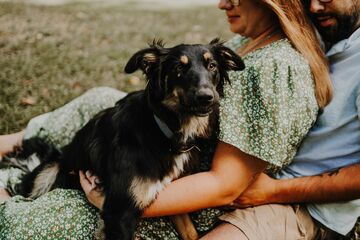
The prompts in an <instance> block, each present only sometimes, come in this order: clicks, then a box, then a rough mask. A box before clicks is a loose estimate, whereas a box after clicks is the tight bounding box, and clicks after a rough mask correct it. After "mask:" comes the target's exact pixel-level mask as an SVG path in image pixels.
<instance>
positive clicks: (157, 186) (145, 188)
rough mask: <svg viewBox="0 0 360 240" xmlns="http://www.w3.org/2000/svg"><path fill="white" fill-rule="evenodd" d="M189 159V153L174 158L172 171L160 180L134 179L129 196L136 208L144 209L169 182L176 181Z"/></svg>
mask: <svg viewBox="0 0 360 240" xmlns="http://www.w3.org/2000/svg"><path fill="white" fill-rule="evenodd" d="M189 159H190V153H182V154H180V155H178V156H176V157H175V160H174V166H173V169H172V171H170V173H169V174H168V175H167V176H166V177H164V178H163V179H162V180H157V181H156V180H151V179H145V178H141V177H138V176H136V177H134V179H133V181H132V183H131V186H130V190H129V191H130V194H131V195H132V196H133V197H134V200H135V202H136V205H137V207H139V208H140V209H144V208H146V207H147V206H149V205H150V204H151V202H152V201H154V199H155V198H156V195H157V194H158V193H159V192H160V191H161V190H163V189H164V188H165V186H166V185H168V184H169V183H170V182H171V181H173V180H174V179H177V178H178V177H179V176H180V174H181V173H182V172H183V171H184V166H185V164H186V163H187V161H188V160H189Z"/></svg>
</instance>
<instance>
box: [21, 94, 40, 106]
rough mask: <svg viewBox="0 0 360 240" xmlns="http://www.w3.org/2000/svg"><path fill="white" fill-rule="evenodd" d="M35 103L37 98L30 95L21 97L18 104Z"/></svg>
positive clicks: (28, 104)
mask: <svg viewBox="0 0 360 240" xmlns="http://www.w3.org/2000/svg"><path fill="white" fill-rule="evenodd" d="M36 103H37V99H36V98H35V97H32V96H27V97H23V98H22V99H21V100H20V104H21V105H24V106H34V105H35V104H36Z"/></svg>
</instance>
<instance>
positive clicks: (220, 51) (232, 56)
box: [210, 38, 245, 71]
mask: <svg viewBox="0 0 360 240" xmlns="http://www.w3.org/2000/svg"><path fill="white" fill-rule="evenodd" d="M210 48H211V49H212V51H213V53H215V57H216V60H217V61H218V63H219V64H220V66H221V68H222V69H224V70H225V71H229V70H233V71H240V70H243V69H244V68H245V64H244V62H243V60H242V59H241V57H240V56H239V55H238V54H237V53H235V52H234V51H232V50H231V49H230V48H228V47H225V46H224V45H223V42H221V41H220V40H219V39H218V38H215V39H213V40H212V41H211V42H210Z"/></svg>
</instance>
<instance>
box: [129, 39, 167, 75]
mask: <svg viewBox="0 0 360 240" xmlns="http://www.w3.org/2000/svg"><path fill="white" fill-rule="evenodd" d="M164 51H165V48H164V44H163V42H162V41H161V40H158V41H156V40H153V42H152V43H151V44H149V48H145V49H142V50H140V51H138V52H136V53H135V54H134V55H133V56H132V57H131V58H130V59H129V61H128V62H127V64H126V66H125V69H124V70H125V72H126V73H133V72H135V71H136V70H138V69H141V70H142V71H143V72H144V73H145V74H146V75H149V74H151V71H152V70H153V69H154V68H155V67H156V66H157V65H158V64H159V62H160V56H161V54H163V52H164Z"/></svg>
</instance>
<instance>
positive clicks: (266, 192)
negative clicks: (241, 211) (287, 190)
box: [234, 173, 277, 208]
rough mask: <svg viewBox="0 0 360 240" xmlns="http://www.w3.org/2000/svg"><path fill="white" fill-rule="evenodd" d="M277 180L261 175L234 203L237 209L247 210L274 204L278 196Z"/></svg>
mask: <svg viewBox="0 0 360 240" xmlns="http://www.w3.org/2000/svg"><path fill="white" fill-rule="evenodd" d="M276 181H277V180H276V179H273V178H271V177H269V176H268V175H266V174H265V173H261V174H260V175H259V176H258V177H257V179H256V180H255V182H254V183H253V184H251V185H250V186H249V187H248V188H247V189H246V190H245V192H243V193H242V194H241V195H240V196H239V197H238V198H237V199H236V200H235V202H234V205H235V206H236V207H237V208H247V207H253V206H258V205H264V204H269V203H275V202H273V199H274V197H275V195H276Z"/></svg>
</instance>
